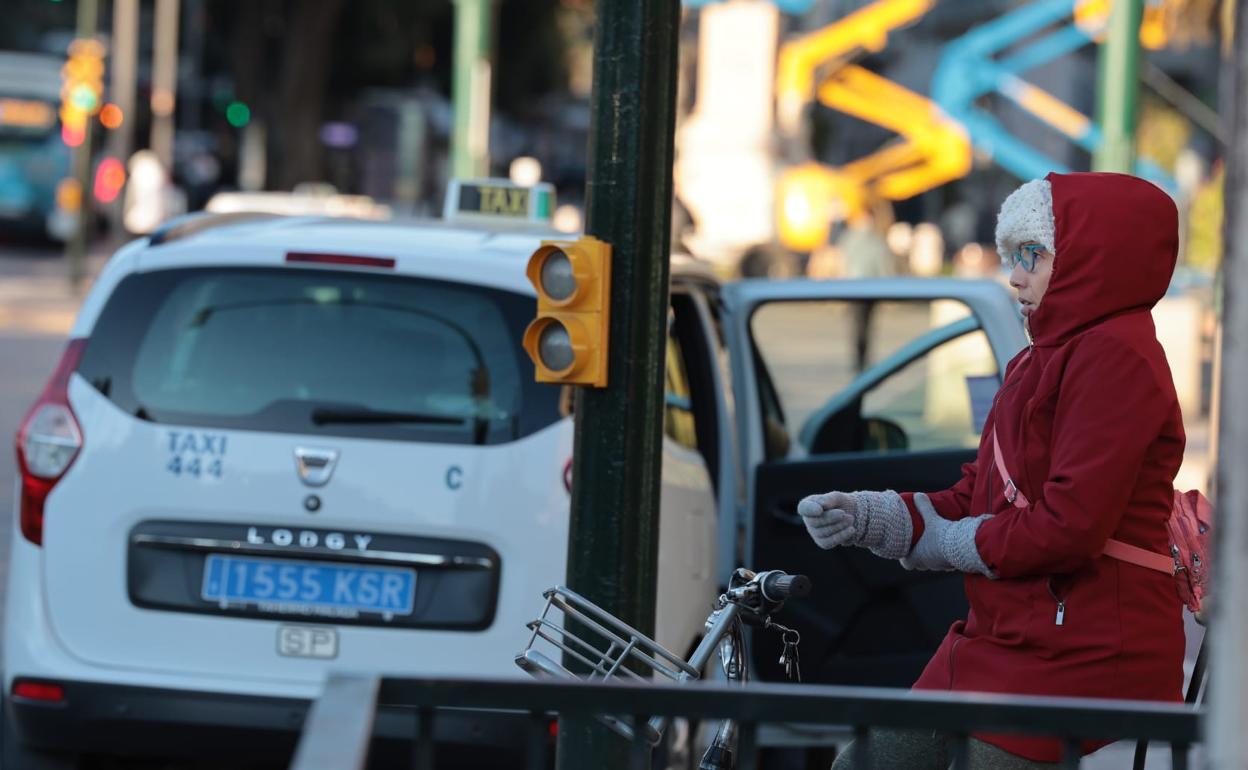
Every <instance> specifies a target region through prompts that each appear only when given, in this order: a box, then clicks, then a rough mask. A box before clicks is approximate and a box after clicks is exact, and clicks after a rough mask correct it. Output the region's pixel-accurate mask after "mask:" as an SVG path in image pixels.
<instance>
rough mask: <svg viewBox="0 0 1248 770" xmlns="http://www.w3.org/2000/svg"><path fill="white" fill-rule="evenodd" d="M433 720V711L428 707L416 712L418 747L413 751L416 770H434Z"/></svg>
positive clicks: (413, 762)
mask: <svg viewBox="0 0 1248 770" xmlns="http://www.w3.org/2000/svg"><path fill="white" fill-rule="evenodd" d="M433 720H434V710H433V709H431V708H429V707H427V706H426V707H424V708H420V709H417V710H416V745H415V746H414V747H413V749H412V751H413V756H412V764H413V765H414V766H415V768H416V770H433V768H434V763H433V761H434V749H435V748H436V747H435V745H434V742H433Z"/></svg>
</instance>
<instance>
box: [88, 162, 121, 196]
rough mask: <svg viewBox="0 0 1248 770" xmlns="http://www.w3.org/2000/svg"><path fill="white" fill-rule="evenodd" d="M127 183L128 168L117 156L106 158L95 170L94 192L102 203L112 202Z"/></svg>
mask: <svg viewBox="0 0 1248 770" xmlns="http://www.w3.org/2000/svg"><path fill="white" fill-rule="evenodd" d="M125 184H126V169H125V167H124V166H122V165H121V161H119V160H117V159H116V158H105V159H104V160H102V161H100V165H99V168H97V169H96V170H95V185H94V186H93V187H92V192H93V193H94V194H95V199H96V200H97V201H99V202H100V203H112V202H113V201H115V200H117V196H118V195H120V194H121V188H122V187H124V186H125Z"/></svg>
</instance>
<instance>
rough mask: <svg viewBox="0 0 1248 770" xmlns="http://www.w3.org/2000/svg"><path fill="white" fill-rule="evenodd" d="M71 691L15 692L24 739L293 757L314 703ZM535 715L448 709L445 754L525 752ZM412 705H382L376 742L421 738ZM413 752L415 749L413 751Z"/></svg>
mask: <svg viewBox="0 0 1248 770" xmlns="http://www.w3.org/2000/svg"><path fill="white" fill-rule="evenodd" d="M60 684H61V685H62V686H63V687H64V689H65V700H64V702H63V703H60V704H54V705H53V704H47V703H42V702H37V701H29V700H24V699H21V698H11V697H10V698H7V699H6V703H5V706H6V710H7V711H8V712H9V713H10V714H11V715H12V719H13V721H14V726H15V728H16V731H17V735H18V737H19V739H20V740H21V741H22V742H23V743H25V744H27V745H28V746H31V747H33V748H38V749H43V750H48V751H57V752H70V753H101V754H116V755H152V756H162V757H182V756H195V757H203V756H246V757H248V758H250V759H263V758H270V757H272V758H288V757H289V755H290V753H291V752H292V751H293V750H294V747H295V743H296V742H297V740H298V737H299V731H300V730H301V729H302V727H303V722H304V718H305V716H306V715H307V712H308V708H309V705H310V704H309V702H308V701H306V700H302V699H296V698H268V697H256V696H246V695H236V694H228V693H214V692H195V691H187V690H170V689H160V688H152V687H131V686H121V685H111V684H98V683H94V682H60ZM531 724H532V722H531V721H530V718H529V716H528V715H527V714H513V713H496V712H479V711H446V712H440V713H439V714H438V717H437V720H436V722H435V729H434V734H435V738H436V740H437V742H438V744H439V749H440V751H439V753H440V754H441V753H442V751H446V750H449V751H450V753H451V754H453V755H455V756H465V757H466V758H467V757H468V755H475V756H477V757H479V758H480V759H481V760H482V761H486V762H490V761H492V760H491V759H489V758H496V759H497V760H498V761H502V758H503V757H505V756H507V757H514V756H517V755H518V753H519V752H521V751H522V750H523V747H525V746H526V740H527V737H528V735H527V732H526V730H527V729H528V728H530V726H531ZM415 726H416V716H415V714H414V712H411V711H403V710H398V709H395V710H390V709H382V710H381V711H380V712H379V713H378V715H377V721H376V725H375V729H374V736H375V737H376V738H379V739H381V741H380V743H382V744H395V745H394V746H390V745H383V746H378V745H377V744H378V743H379V742H378V741H375V742H374V751H386V750H396V748H397V749H398V750H406V751H408V752H410V746H409V747H404V746H403V745H402V744H406V743H408V742H410V741H412V740H413V739H414V737H415ZM408 756H410V753H409V754H408Z"/></svg>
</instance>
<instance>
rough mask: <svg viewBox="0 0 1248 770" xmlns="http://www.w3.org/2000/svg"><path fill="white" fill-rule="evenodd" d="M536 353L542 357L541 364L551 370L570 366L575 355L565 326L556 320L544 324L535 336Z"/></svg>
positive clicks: (559, 370) (561, 369)
mask: <svg viewBox="0 0 1248 770" xmlns="http://www.w3.org/2000/svg"><path fill="white" fill-rule="evenodd" d="M537 354H538V356H539V357H541V359H542V366H545V367H546V368H547V369H550V370H551V371H554V372H562V371H563V370H565V369H567V368H569V367H570V366H572V363H573V362H574V361H575V360H576V356H575V355H574V354H573V351H572V338H571V337H570V336H568V330H567V328H566V327H565V326H564V325H563V324H561V323H559V322H558V321H554V322H552V323H549V324H546V326H545V328H543V329H542V331H541V334H539V335H538V338H537Z"/></svg>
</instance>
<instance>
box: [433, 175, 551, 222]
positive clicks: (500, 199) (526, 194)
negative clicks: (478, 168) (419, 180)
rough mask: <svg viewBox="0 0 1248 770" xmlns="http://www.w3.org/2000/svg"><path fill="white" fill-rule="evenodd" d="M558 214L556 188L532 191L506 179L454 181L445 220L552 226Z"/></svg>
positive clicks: (542, 184) (541, 187) (543, 186)
mask: <svg viewBox="0 0 1248 770" xmlns="http://www.w3.org/2000/svg"><path fill="white" fill-rule="evenodd" d="M554 211H555V187H554V185H552V184H550V183H549V182H538V183H537V184H535V185H533V186H531V187H525V186H522V185H518V184H515V183H514V182H511V181H509V180H507V179H452V180H451V181H450V183H449V184H448V185H447V189H446V202H445V204H444V205H443V207H442V217H443V218H444V219H481V220H485V219H489V220H494V221H499V220H509V221H513V222H541V223H549V222H550V220H551V217H552V216H553V214H554Z"/></svg>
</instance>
